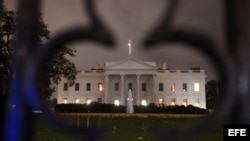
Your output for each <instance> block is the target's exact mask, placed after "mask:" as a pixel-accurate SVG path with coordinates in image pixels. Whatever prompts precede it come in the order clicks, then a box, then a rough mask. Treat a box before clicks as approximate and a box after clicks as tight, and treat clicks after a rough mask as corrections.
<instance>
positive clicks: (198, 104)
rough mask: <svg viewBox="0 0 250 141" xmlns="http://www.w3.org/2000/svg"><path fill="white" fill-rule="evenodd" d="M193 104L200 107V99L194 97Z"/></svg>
mask: <svg viewBox="0 0 250 141" xmlns="http://www.w3.org/2000/svg"><path fill="white" fill-rule="evenodd" d="M194 106H196V107H200V99H195V100H194Z"/></svg>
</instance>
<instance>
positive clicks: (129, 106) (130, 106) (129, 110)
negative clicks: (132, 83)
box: [127, 89, 134, 114]
mask: <svg viewBox="0 0 250 141" xmlns="http://www.w3.org/2000/svg"><path fill="white" fill-rule="evenodd" d="M127 113H129V114H131V113H134V107H133V97H132V90H131V89H129V92H128V102H127Z"/></svg>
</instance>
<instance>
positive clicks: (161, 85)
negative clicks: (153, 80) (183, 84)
mask: <svg viewBox="0 0 250 141" xmlns="http://www.w3.org/2000/svg"><path fill="white" fill-rule="evenodd" d="M159 91H163V83H159Z"/></svg>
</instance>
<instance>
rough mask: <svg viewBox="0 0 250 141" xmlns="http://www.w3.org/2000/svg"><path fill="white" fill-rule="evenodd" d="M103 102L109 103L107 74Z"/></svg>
mask: <svg viewBox="0 0 250 141" xmlns="http://www.w3.org/2000/svg"><path fill="white" fill-rule="evenodd" d="M104 103H106V104H108V103H109V75H106V76H105V96H104Z"/></svg>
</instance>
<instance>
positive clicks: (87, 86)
mask: <svg viewBox="0 0 250 141" xmlns="http://www.w3.org/2000/svg"><path fill="white" fill-rule="evenodd" d="M86 90H87V91H90V90H91V84H90V83H87V84H86Z"/></svg>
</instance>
